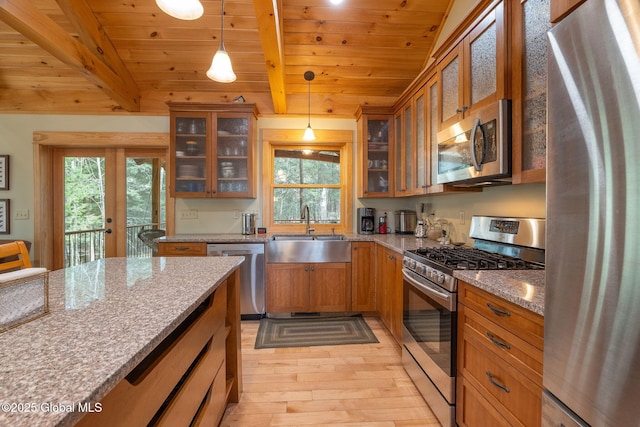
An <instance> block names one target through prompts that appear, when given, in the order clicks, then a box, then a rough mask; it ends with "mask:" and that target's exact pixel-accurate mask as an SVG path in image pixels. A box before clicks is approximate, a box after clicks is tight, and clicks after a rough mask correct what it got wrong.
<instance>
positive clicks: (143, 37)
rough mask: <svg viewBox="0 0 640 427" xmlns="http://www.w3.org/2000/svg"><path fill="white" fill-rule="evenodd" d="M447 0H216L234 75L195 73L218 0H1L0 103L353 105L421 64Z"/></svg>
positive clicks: (59, 106) (68, 107)
mask: <svg viewBox="0 0 640 427" xmlns="http://www.w3.org/2000/svg"><path fill="white" fill-rule="evenodd" d="M450 1H451V0H376V1H371V0H343V3H342V4H340V5H333V4H332V3H331V2H330V1H329V0H226V1H225V17H224V43H225V47H226V49H227V51H228V52H229V55H230V57H231V61H232V63H233V68H234V71H235V73H236V75H237V76H238V79H237V80H236V81H235V82H233V83H226V84H225V83H217V82H213V81H211V80H209V79H208V78H207V77H206V76H205V72H206V70H207V69H208V68H209V66H210V65H211V59H212V57H213V54H214V53H215V51H216V50H217V48H218V44H219V40H220V12H221V4H220V1H219V0H201V2H202V4H203V6H204V10H205V12H204V16H202V17H201V18H200V19H198V20H195V21H181V20H178V19H175V18H172V17H170V16H168V15H166V14H165V13H163V12H162V11H161V10H160V9H159V8H158V7H157V5H156V3H155V0H118V1H112V0H0V113H44V114H46V113H58V114H60V113H66V114H108V113H119V114H131V113H136V114H167V111H168V108H167V105H166V102H168V101H176V102H184V101H193V102H215V103H217V102H231V101H232V100H233V99H234V98H236V97H238V96H240V95H242V96H243V97H244V99H245V100H246V102H250V103H256V104H257V106H258V109H259V111H260V113H261V115H263V116H270V115H279V114H287V115H293V116H296V115H306V114H307V108H308V92H307V91H308V84H307V82H306V81H305V80H304V77H303V75H304V72H305V71H307V70H311V71H313V72H314V73H315V75H316V78H315V80H313V81H312V82H311V114H312V116H315V117H318V116H325V117H326V116H330V117H353V115H354V112H355V111H356V108H357V106H358V105H364V104H369V105H392V104H393V103H394V102H395V101H396V100H397V99H398V97H399V96H400V95H401V94H402V92H403V91H404V90H405V89H406V88H407V87H408V86H409V84H410V83H411V82H412V81H413V80H414V79H415V77H416V76H418V74H419V73H420V72H421V71H422V70H423V68H424V66H425V64H426V63H427V60H428V58H429V55H430V53H431V50H432V45H433V43H434V41H435V38H436V37H437V35H438V33H439V29H440V28H441V26H442V23H443V21H444V19H445V17H446V13H447V11H448V8H449V3H450Z"/></svg>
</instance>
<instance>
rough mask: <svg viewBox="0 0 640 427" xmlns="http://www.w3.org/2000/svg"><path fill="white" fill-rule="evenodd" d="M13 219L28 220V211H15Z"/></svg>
mask: <svg viewBox="0 0 640 427" xmlns="http://www.w3.org/2000/svg"><path fill="white" fill-rule="evenodd" d="M14 218H15V219H29V209H16V214H15V217H14Z"/></svg>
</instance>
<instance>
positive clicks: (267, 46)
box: [253, 0, 287, 114]
mask: <svg viewBox="0 0 640 427" xmlns="http://www.w3.org/2000/svg"><path fill="white" fill-rule="evenodd" d="M253 4H254V6H255V9H256V18H257V21H258V32H259V33H260V40H261V41H262V50H263V51H264V59H265V61H266V65H267V75H268V77H269V87H270V88H271V98H272V100H273V110H274V112H275V113H276V114H285V113H286V112H287V94H286V92H285V88H284V74H285V73H284V47H283V40H282V16H281V11H282V7H281V0H253Z"/></svg>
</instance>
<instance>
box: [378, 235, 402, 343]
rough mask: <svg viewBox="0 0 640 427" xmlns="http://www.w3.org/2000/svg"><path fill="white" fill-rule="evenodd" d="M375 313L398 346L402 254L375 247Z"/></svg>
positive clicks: (400, 325) (400, 315) (400, 336)
mask: <svg viewBox="0 0 640 427" xmlns="http://www.w3.org/2000/svg"><path fill="white" fill-rule="evenodd" d="M376 260H377V265H376V294H377V298H376V311H377V312H378V315H379V316H380V319H382V323H384V325H385V326H386V327H387V329H389V331H390V332H391V334H392V335H393V337H394V338H395V339H396V341H397V342H398V344H401V343H402V254H401V253H398V252H396V251H394V250H392V249H389V248H386V247H384V246H382V245H377V246H376Z"/></svg>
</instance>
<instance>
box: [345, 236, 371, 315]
mask: <svg viewBox="0 0 640 427" xmlns="http://www.w3.org/2000/svg"><path fill="white" fill-rule="evenodd" d="M375 248H376V245H375V243H374V242H353V243H351V309H352V310H353V311H375V309H376V288H375V270H374V268H373V266H374V265H375Z"/></svg>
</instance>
